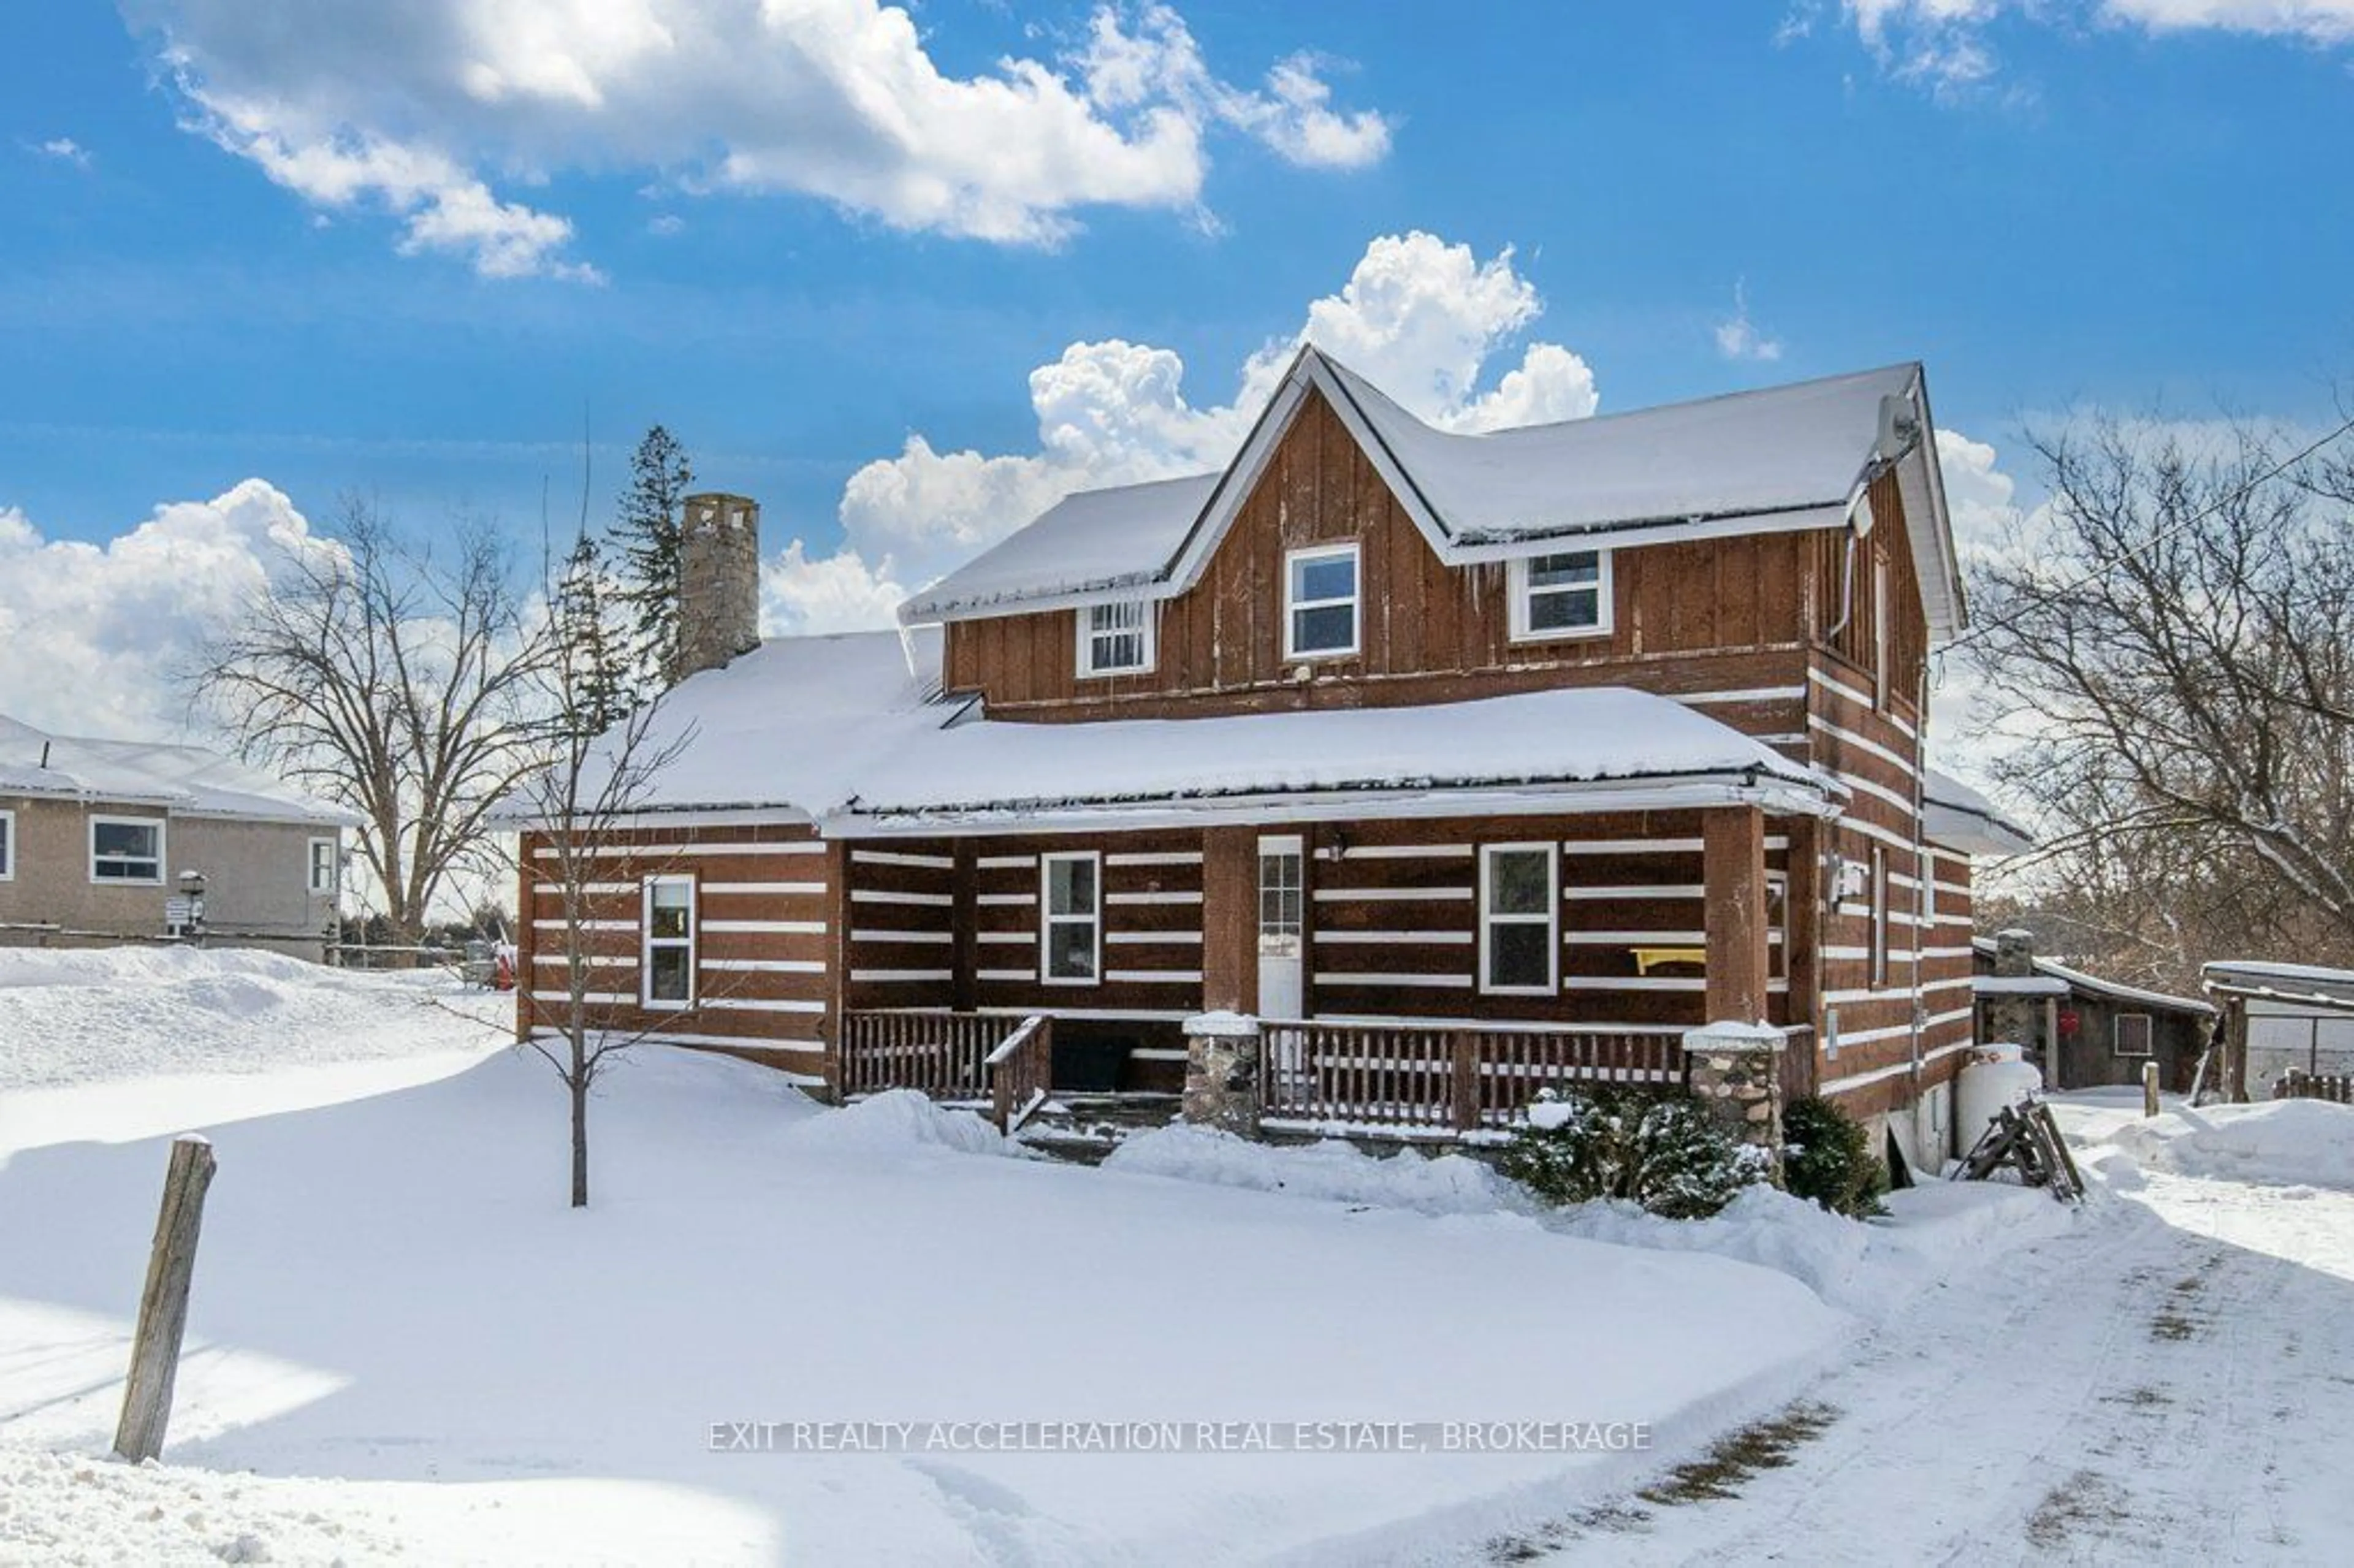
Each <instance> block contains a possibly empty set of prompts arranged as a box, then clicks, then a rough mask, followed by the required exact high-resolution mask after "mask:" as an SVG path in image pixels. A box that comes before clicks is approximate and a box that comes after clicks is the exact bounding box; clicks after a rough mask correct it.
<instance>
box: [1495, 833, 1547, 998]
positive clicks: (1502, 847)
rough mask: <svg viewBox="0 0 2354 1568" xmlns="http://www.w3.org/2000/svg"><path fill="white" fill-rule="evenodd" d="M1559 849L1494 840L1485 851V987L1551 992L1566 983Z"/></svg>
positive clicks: (1511, 992)
mask: <svg viewBox="0 0 2354 1568" xmlns="http://www.w3.org/2000/svg"><path fill="white" fill-rule="evenodd" d="M1558 853H1560V851H1559V847H1558V846H1557V845H1554V844H1550V843H1530V844H1489V845H1486V846H1484V847H1483V848H1482V849H1481V850H1480V852H1479V989H1480V990H1481V991H1485V992H1486V993H1488V994H1489V995H1490V996H1550V995H1552V994H1553V988H1554V987H1555V986H1556V985H1557V984H1558V983H1559V981H1560V974H1561V969H1560V956H1561V945H1560V944H1561V933H1560V923H1559V916H1560V910H1561V893H1560V887H1559V883H1560V875H1559V863H1558V862H1557V861H1556V859H1555V856H1556V855H1557V854H1558Z"/></svg>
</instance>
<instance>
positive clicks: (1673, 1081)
mask: <svg viewBox="0 0 2354 1568" xmlns="http://www.w3.org/2000/svg"><path fill="white" fill-rule="evenodd" d="M1260 1029H1261V1037H1260V1051H1261V1059H1262V1062H1263V1064H1264V1071H1263V1074H1262V1078H1263V1082H1262V1086H1261V1089H1260V1107H1261V1118H1262V1120H1264V1121H1267V1122H1270V1123H1274V1124H1276V1125H1278V1126H1280V1125H1282V1124H1284V1123H1287V1122H1296V1123H1309V1124H1315V1125H1320V1126H1322V1125H1333V1124H1339V1125H1342V1126H1352V1127H1370V1128H1395V1129H1398V1130H1400V1131H1423V1132H1432V1133H1455V1134H1462V1133H1467V1132H1479V1131H1486V1130H1493V1131H1501V1130H1503V1129H1505V1128H1509V1127H1510V1126H1511V1124H1512V1123H1513V1121H1514V1120H1515V1119H1516V1118H1518V1117H1519V1116H1520V1115H1521V1113H1522V1109H1523V1107H1526V1106H1527V1105H1528V1103H1529V1102H1530V1101H1531V1100H1532V1099H1534V1098H1536V1095H1537V1091H1538V1090H1539V1089H1542V1088H1546V1087H1549V1086H1553V1085H1557V1084H1578V1083H1589V1084H1602V1083H1617V1084H1646V1085H1651V1086H1659V1087H1670V1086H1676V1085H1680V1084H1681V1083H1682V1082H1683V1078H1684V1057H1683V1035H1684V1028H1683V1026H1682V1025H1680V1024H1575V1023H1564V1024H1536V1025H1525V1026H1519V1027H1514V1026H1509V1025H1495V1024H1488V1025H1472V1024H1448V1023H1427V1024H1426V1023H1413V1022H1389V1021H1384V1022H1329V1021H1308V1020H1301V1019H1270V1020H1266V1021H1263V1022H1262V1023H1261V1025H1260Z"/></svg>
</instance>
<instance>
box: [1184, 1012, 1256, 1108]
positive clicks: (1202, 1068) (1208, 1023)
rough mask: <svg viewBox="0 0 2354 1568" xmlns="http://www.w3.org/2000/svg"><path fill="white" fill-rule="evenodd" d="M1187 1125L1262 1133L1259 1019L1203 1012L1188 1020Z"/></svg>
mask: <svg viewBox="0 0 2354 1568" xmlns="http://www.w3.org/2000/svg"><path fill="white" fill-rule="evenodd" d="M1183 1111H1184V1117H1185V1122H1186V1125H1188V1126H1189V1127H1210V1128H1217V1129H1218V1130H1220V1131H1222V1132H1231V1133H1234V1134H1235V1135H1236V1136H1237V1137H1240V1138H1257V1136H1258V1117H1259V1033H1258V1020H1257V1019H1256V1018H1252V1017H1249V1016H1247V1015H1246V1014H1244V1013H1239V1012H1204V1013H1199V1014H1196V1015H1195V1016H1193V1017H1192V1018H1189V1019H1187V1020H1186V1021H1185V1097H1184V1102H1183Z"/></svg>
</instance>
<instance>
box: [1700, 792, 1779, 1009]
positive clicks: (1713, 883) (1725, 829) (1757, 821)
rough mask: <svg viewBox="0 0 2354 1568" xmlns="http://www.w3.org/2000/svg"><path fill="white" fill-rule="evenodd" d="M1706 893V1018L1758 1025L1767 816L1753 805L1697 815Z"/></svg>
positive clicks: (1763, 983) (1763, 993)
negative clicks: (1699, 824)
mask: <svg viewBox="0 0 2354 1568" xmlns="http://www.w3.org/2000/svg"><path fill="white" fill-rule="evenodd" d="M1701 854H1702V882H1703V884H1704V885H1705V891H1706V895H1707V909H1708V921H1707V937H1708V1016H1709V1018H1710V1019H1711V1020H1712V1021H1715V1022H1727V1021H1730V1022H1736V1023H1760V1022H1765V1016H1766V1002H1765V996H1766V959H1765V950H1766V943H1765V932H1766V925H1765V812H1763V811H1761V810H1758V809H1757V808H1756V807H1755V806H1712V807H1710V808H1708V809H1707V810H1703V811H1702V812H1701Z"/></svg>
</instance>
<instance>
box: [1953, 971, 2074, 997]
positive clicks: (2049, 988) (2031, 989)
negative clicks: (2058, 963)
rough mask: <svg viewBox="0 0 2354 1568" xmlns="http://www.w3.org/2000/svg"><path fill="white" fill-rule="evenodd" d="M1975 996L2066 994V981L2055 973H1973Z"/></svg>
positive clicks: (1972, 984)
mask: <svg viewBox="0 0 2354 1568" xmlns="http://www.w3.org/2000/svg"><path fill="white" fill-rule="evenodd" d="M1970 991H1971V994H1973V995H1976V996H2066V995H2067V994H2068V982H2067V981H2066V980H2062V979H2061V978H2060V977H2059V976H2057V975H1974V976H1972V977H1971V979H1970Z"/></svg>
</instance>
